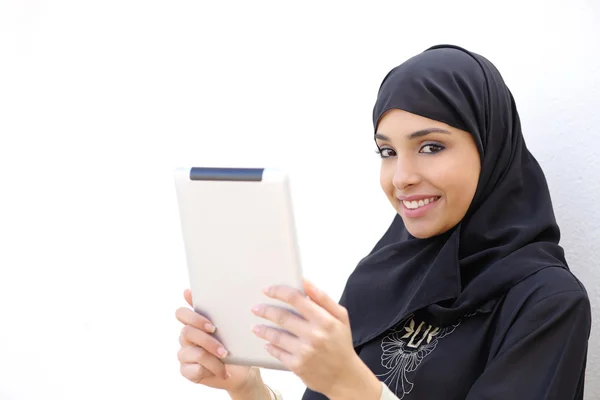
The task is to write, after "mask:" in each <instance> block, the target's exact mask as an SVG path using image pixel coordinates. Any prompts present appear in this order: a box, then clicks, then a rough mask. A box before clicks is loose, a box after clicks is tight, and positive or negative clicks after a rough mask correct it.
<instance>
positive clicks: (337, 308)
mask: <svg viewBox="0 0 600 400" xmlns="http://www.w3.org/2000/svg"><path fill="white" fill-rule="evenodd" d="M304 291H305V292H306V294H307V295H308V297H310V299H311V300H312V301H314V302H315V303H316V304H317V305H319V306H321V307H322V308H323V309H324V310H325V311H327V312H328V313H329V314H331V315H333V316H334V317H335V318H337V319H338V320H340V321H342V322H345V323H347V322H349V321H348V311H346V308H344V307H343V306H341V305H340V304H338V303H337V302H336V301H335V300H333V299H332V298H331V297H329V296H328V295H327V294H326V293H325V292H323V291H322V290H319V289H318V288H317V287H316V286H315V285H314V284H313V283H312V282H310V281H308V280H306V279H305V280H304Z"/></svg>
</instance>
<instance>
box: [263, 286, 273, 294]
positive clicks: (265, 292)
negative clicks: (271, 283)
mask: <svg viewBox="0 0 600 400" xmlns="http://www.w3.org/2000/svg"><path fill="white" fill-rule="evenodd" d="M270 291H271V288H270V287H266V288H264V289H263V293H264V294H269V292H270Z"/></svg>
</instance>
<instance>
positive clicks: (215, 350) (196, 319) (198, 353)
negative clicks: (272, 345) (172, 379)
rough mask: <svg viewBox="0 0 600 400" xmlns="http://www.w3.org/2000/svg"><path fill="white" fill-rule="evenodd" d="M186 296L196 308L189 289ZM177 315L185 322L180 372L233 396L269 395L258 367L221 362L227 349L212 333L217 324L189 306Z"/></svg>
mask: <svg viewBox="0 0 600 400" xmlns="http://www.w3.org/2000/svg"><path fill="white" fill-rule="evenodd" d="M184 298H185V300H186V301H187V303H188V304H189V305H190V307H193V306H192V294H191V292H190V291H189V290H186V291H185V292H184ZM175 315H176V318H177V319H178V320H179V322H181V323H182V324H183V325H184V327H183V328H182V329H181V334H180V336H179V344H180V345H181V348H180V349H179V352H178V353H177V358H178V359H179V362H180V364H181V367H180V371H181V375H183V376H184V377H185V378H186V379H188V380H190V381H191V382H194V383H200V384H202V385H206V386H209V387H212V388H216V389H223V390H226V391H228V392H229V394H230V395H231V396H232V398H233V397H236V398H269V397H267V396H268V392H267V391H266V390H267V389H266V388H265V386H264V384H263V382H262V379H261V377H260V372H259V370H258V368H250V367H246V366H237V365H227V366H225V364H224V363H223V362H222V361H221V359H222V358H223V357H225V356H226V355H227V352H226V349H225V348H224V347H223V346H222V345H221V343H219V341H218V340H217V339H215V337H214V336H213V335H212V333H214V332H215V327H214V326H213V325H212V324H211V323H210V321H209V320H208V319H206V318H205V317H203V316H202V315H200V314H198V313H197V312H195V311H194V310H193V309H190V308H187V307H182V308H179V309H178V310H177V311H176V313H175ZM253 394H257V395H258V396H254V395H253Z"/></svg>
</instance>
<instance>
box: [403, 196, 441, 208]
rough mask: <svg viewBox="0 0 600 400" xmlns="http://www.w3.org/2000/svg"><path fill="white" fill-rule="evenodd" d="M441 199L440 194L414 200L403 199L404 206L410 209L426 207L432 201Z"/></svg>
mask: <svg viewBox="0 0 600 400" xmlns="http://www.w3.org/2000/svg"><path fill="white" fill-rule="evenodd" d="M439 199H440V196H434V197H430V198H428V199H421V200H413V201H407V200H402V204H403V205H404V207H406V208H407V209H409V210H418V209H419V208H421V207H425V206H427V205H429V204H431V203H435V202H436V201H438V200H439Z"/></svg>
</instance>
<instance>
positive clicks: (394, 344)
mask: <svg viewBox="0 0 600 400" xmlns="http://www.w3.org/2000/svg"><path fill="white" fill-rule="evenodd" d="M460 323H461V321H460V320H459V321H458V322H456V323H455V324H454V325H451V326H448V327H446V328H441V329H440V328H438V327H434V326H432V325H429V324H427V323H425V322H422V321H421V322H419V321H416V320H415V319H414V315H409V316H408V317H406V318H405V319H403V320H402V321H400V322H399V323H398V325H396V327H395V328H394V330H393V331H392V332H391V333H390V334H388V335H387V336H386V337H385V338H384V339H383V341H382V342H381V349H382V350H383V353H382V354H381V364H382V365H383V366H384V367H385V368H387V369H388V370H389V371H388V372H386V373H384V374H381V375H377V377H382V378H383V382H384V383H385V384H386V385H387V386H388V387H389V388H390V389H391V390H392V391H393V392H394V393H396V396H398V398H399V399H403V398H404V396H405V395H407V394H408V393H410V392H411V390H412V389H413V383H412V382H410V381H409V380H408V377H407V374H408V373H409V372H414V371H416V369H417V368H418V367H419V365H420V364H421V361H423V359H424V358H425V357H427V355H429V353H431V352H432V351H433V350H434V349H435V348H436V346H437V344H438V341H439V340H440V339H441V338H443V337H444V336H448V335H449V334H451V333H452V332H454V330H455V329H456V328H457V327H458V326H459V325H460Z"/></svg>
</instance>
